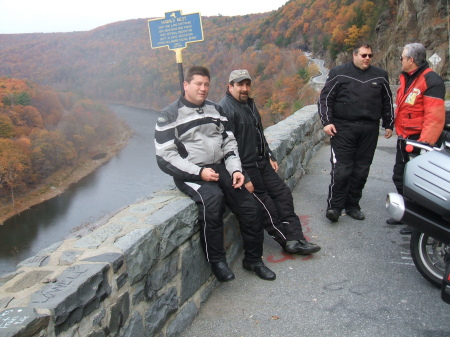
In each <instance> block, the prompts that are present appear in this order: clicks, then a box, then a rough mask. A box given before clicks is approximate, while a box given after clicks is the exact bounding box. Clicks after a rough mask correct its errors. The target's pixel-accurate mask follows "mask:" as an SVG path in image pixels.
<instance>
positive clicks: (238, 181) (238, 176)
mask: <svg viewBox="0 0 450 337" xmlns="http://www.w3.org/2000/svg"><path fill="white" fill-rule="evenodd" d="M244 180H245V178H244V175H243V174H242V172H239V171H236V172H234V173H233V187H234V188H239V187H241V186H242V185H243V184H244Z"/></svg>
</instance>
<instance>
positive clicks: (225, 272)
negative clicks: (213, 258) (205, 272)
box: [211, 262, 234, 282]
mask: <svg viewBox="0 0 450 337" xmlns="http://www.w3.org/2000/svg"><path fill="white" fill-rule="evenodd" d="M211 270H212V272H213V274H214V275H215V276H216V278H217V280H218V281H219V282H228V281H232V280H234V274H233V272H232V271H231V269H230V268H228V264H227V263H226V262H213V263H211Z"/></svg>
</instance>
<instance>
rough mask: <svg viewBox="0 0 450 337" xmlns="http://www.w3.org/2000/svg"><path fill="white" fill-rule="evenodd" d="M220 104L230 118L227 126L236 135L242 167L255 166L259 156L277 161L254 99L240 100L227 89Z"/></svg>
mask: <svg viewBox="0 0 450 337" xmlns="http://www.w3.org/2000/svg"><path fill="white" fill-rule="evenodd" d="M219 105H220V106H221V107H222V110H223V112H224V114H225V116H226V117H227V119H228V123H227V127H228V128H229V129H230V130H231V131H232V132H233V134H234V136H235V137H236V140H237V143H238V149H239V157H240V158H241V163H242V167H244V168H246V167H255V166H256V162H257V160H258V156H264V157H265V158H266V159H267V160H269V159H272V160H273V161H276V158H275V156H274V155H273V153H272V151H271V150H270V148H269V145H268V143H267V140H266V137H265V136H264V130H263V126H262V123H261V116H260V114H259V111H258V109H257V108H256V104H255V102H254V100H253V99H251V98H249V99H248V100H247V102H245V103H242V102H239V101H238V100H236V99H235V98H234V97H233V96H232V95H231V94H230V92H229V91H228V90H227V92H226V95H225V96H224V97H223V98H222V99H221V100H220V102H219Z"/></svg>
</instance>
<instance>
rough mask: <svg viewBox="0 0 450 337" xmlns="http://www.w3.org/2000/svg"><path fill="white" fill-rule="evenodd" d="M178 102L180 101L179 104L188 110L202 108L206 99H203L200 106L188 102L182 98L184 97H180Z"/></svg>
mask: <svg viewBox="0 0 450 337" xmlns="http://www.w3.org/2000/svg"><path fill="white" fill-rule="evenodd" d="M180 101H181V103H183V104H184V105H186V106H187V107H188V108H203V107H204V106H205V103H206V99H205V100H204V101H203V103H202V104H201V105H197V104H194V103H191V102H189V101H188V100H187V99H186V98H184V96H180Z"/></svg>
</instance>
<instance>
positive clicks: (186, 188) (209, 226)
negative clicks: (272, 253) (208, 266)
mask: <svg viewBox="0 0 450 337" xmlns="http://www.w3.org/2000/svg"><path fill="white" fill-rule="evenodd" d="M208 167H210V168H212V169H213V170H214V171H216V173H218V174H219V181H203V180H195V181H181V180H178V179H175V184H176V186H177V187H178V188H179V189H180V190H181V191H182V192H184V193H185V194H187V195H189V196H190V197H191V198H192V199H193V200H194V201H195V203H196V204H197V208H198V221H199V223H200V237H201V242H202V246H203V249H204V252H205V256H206V259H207V260H208V262H211V263H215V262H225V261H226V254H225V248H224V228H223V215H224V212H225V205H226V206H228V207H229V208H230V210H231V211H232V212H233V213H234V214H235V215H236V217H237V219H238V220H239V225H240V231H241V235H242V239H243V242H244V256H245V259H246V260H247V261H249V262H258V261H261V260H262V254H263V240H264V232H263V228H262V225H261V221H260V210H259V206H258V204H257V202H256V200H255V199H254V198H253V196H252V195H251V194H250V193H249V192H248V191H247V190H246V189H245V188H244V187H242V188H238V189H235V188H234V187H233V186H232V180H231V177H230V174H229V173H228V171H227V170H226V168H225V166H224V165H223V164H217V165H209V166H208Z"/></svg>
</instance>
